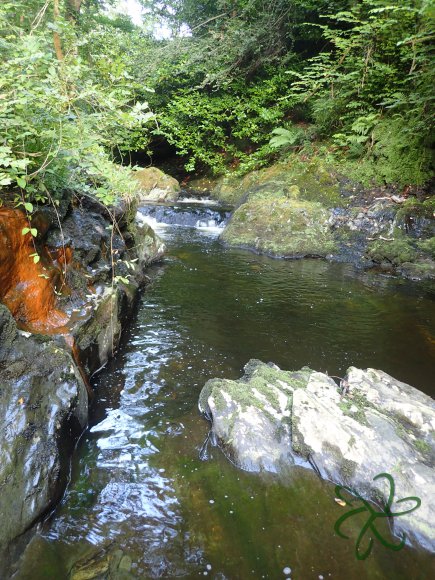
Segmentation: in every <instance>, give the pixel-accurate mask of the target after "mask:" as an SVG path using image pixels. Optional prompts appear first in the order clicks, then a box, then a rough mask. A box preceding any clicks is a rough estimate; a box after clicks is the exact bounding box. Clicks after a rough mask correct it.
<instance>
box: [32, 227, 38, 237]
mask: <svg viewBox="0 0 435 580" xmlns="http://www.w3.org/2000/svg"><path fill="white" fill-rule="evenodd" d="M30 233H31V234H32V236H33V237H34V238H36V236H37V235H38V230H37V229H36V228H30Z"/></svg>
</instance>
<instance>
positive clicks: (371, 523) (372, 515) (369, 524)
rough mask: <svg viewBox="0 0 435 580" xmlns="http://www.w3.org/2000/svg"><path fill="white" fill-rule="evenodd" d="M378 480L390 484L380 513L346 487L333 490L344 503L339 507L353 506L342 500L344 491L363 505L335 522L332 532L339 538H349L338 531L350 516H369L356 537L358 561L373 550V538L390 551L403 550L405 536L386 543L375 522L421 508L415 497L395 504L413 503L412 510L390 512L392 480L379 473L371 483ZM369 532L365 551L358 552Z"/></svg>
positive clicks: (393, 486)
mask: <svg viewBox="0 0 435 580" xmlns="http://www.w3.org/2000/svg"><path fill="white" fill-rule="evenodd" d="M380 478H386V479H387V480H388V481H389V483H390V495H389V497H388V501H387V503H386V505H385V506H384V507H383V509H382V511H376V509H375V507H374V506H372V505H370V503H369V502H368V501H367V500H365V499H364V498H363V497H361V496H360V494H359V493H356V492H355V491H354V490H353V489H351V488H350V487H346V486H343V485H337V486H336V488H335V493H336V495H337V497H338V498H339V500H340V502H344V503H342V504H341V505H344V504H348V505H350V506H352V505H353V504H352V502H351V501H349V500H348V499H343V497H342V496H341V491H342V490H346V491H347V492H349V493H350V494H352V495H353V496H355V497H356V498H357V499H358V500H359V501H361V502H362V503H363V504H364V505H362V506H361V507H358V508H355V509H353V510H351V511H349V512H347V513H346V514H344V515H343V516H341V518H339V519H338V520H337V521H336V522H335V526H334V531H335V533H336V534H337V535H339V536H340V537H341V538H345V539H346V540H348V539H349V536H346V535H345V534H344V533H343V532H342V531H341V530H340V528H341V526H342V524H343V523H344V522H345V521H346V520H348V519H349V518H351V517H352V516H354V515H356V514H359V513H362V512H365V511H367V513H368V516H369V517H368V519H367V521H366V523H365V524H364V526H363V528H362V530H361V532H360V534H359V536H358V539H357V541H356V545H355V554H356V557H357V559H358V560H365V559H366V558H367V557H368V556H369V555H370V553H371V551H372V548H373V537H375V538H377V539H378V540H379V541H380V542H381V544H382V545H384V546H386V547H387V548H389V549H390V550H394V551H395V552H398V551H399V550H401V549H402V548H403V546H404V545H405V540H406V534H404V533H403V534H402V536H401V539H400V542H399V543H398V544H392V543H390V542H389V541H387V540H386V539H385V538H384V537H383V536H382V535H381V533H380V532H379V530H378V529H377V528H376V525H375V523H376V520H377V519H378V518H396V517H399V516H403V515H405V514H410V513H411V512H413V511H414V510H416V509H417V508H419V507H420V506H421V499H420V498H419V497H415V496H410V497H404V498H403V499H399V500H397V502H396V503H398V504H399V503H403V502H405V501H415V505H414V506H413V507H412V508H410V509H407V510H405V511H401V512H392V511H391V506H392V504H393V501H394V492H395V484H394V479H393V478H392V476H391V475H390V474H389V473H379V475H376V476H375V477H374V478H373V481H375V480H377V479H380ZM377 507H379V506H377ZM369 531H371V533H372V537H370V540H369V544H368V547H367V549H366V550H365V551H364V552H361V551H360V547H361V543H362V541H363V539H364V536H365V535H366V533H367V532H369Z"/></svg>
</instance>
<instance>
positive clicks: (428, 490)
mask: <svg viewBox="0 0 435 580" xmlns="http://www.w3.org/2000/svg"><path fill="white" fill-rule="evenodd" d="M342 387H343V388H342V389H340V388H339V387H338V386H337V384H336V383H335V381H334V380H333V379H332V378H331V377H328V376H327V375H325V374H322V373H318V372H315V371H312V370H310V369H302V370H301V371H298V372H290V371H282V370H280V369H279V368H278V367H276V366H275V365H265V364H264V363H261V362H259V361H250V362H249V363H248V365H247V366H246V367H245V375H244V377H242V378H241V379H240V380H238V381H230V380H225V379H212V380H211V381H208V382H207V383H206V385H205V386H204V388H203V390H202V392H201V395H200V401H199V408H200V410H201V412H203V413H205V414H206V415H207V416H208V417H210V418H211V420H212V423H213V426H212V430H213V433H214V436H215V438H216V440H217V441H218V442H219V444H220V445H221V447H222V449H223V451H224V453H225V454H226V455H227V456H228V457H229V458H230V459H231V460H232V461H233V462H234V463H235V464H236V465H238V466H240V467H242V468H243V469H246V470H249V471H261V470H267V471H275V472H280V473H284V474H285V472H286V469H289V466H291V465H292V464H293V463H301V462H305V465H306V466H308V464H311V466H314V467H315V469H316V471H317V472H318V474H319V475H320V476H321V477H323V478H325V479H328V480H331V481H333V482H335V483H337V484H340V485H345V486H348V487H350V488H351V489H352V490H354V492H356V493H359V494H360V495H362V496H363V497H366V498H367V499H370V500H374V501H376V502H377V503H379V500H382V501H383V502H386V501H387V499H388V495H389V487H388V485H387V480H386V479H382V480H381V481H379V480H377V481H374V477H375V476H377V475H379V474H380V473H388V474H391V475H392V476H393V478H394V481H395V487H396V494H397V495H396V497H395V501H396V502H397V501H398V500H399V499H401V498H404V497H410V496H417V497H419V498H421V506H420V507H419V508H418V509H417V510H416V511H413V512H412V514H409V515H403V516H401V517H398V518H394V533H396V534H399V535H400V534H402V533H405V534H406V535H407V538H408V542H410V543H411V544H414V545H421V546H423V547H424V548H426V549H428V550H431V551H434V552H435V530H434V528H433V521H435V506H434V504H433V501H432V500H433V497H434V494H435V402H434V401H433V399H431V398H430V397H428V396H427V395H424V394H423V393H421V392H420V391H418V390H417V389H414V388H413V387H411V386H409V385H406V384H404V383H401V382H400V381H397V380H396V379H394V378H393V377H391V376H389V375H387V374H386V373H384V372H382V371H379V370H374V369H367V370H360V369H357V368H354V367H351V368H350V369H349V370H348V372H347V376H346V377H345V380H343V381H342ZM413 505H414V503H413V502H411V501H410V502H406V503H403V504H400V506H399V505H397V503H396V504H393V506H392V511H393V512H395V511H396V512H398V511H403V509H407V508H409V507H412V506H413Z"/></svg>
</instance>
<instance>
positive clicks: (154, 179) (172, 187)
mask: <svg viewBox="0 0 435 580" xmlns="http://www.w3.org/2000/svg"><path fill="white" fill-rule="evenodd" d="M133 177H134V178H135V179H136V180H137V181H138V182H139V186H140V191H141V193H140V201H155V202H157V201H160V202H164V201H176V200H177V199H178V195H179V193H180V190H181V188H180V184H179V183H178V181H177V180H176V179H175V178H174V177H171V176H170V175H166V173H163V171H161V170H160V169H157V167H146V168H145V169H139V171H135V172H134V173H133Z"/></svg>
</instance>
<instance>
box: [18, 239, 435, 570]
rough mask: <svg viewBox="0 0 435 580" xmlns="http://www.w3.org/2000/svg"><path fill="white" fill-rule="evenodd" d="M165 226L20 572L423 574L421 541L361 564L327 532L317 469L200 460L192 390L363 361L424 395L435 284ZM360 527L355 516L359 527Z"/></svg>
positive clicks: (325, 493)
mask: <svg viewBox="0 0 435 580" xmlns="http://www.w3.org/2000/svg"><path fill="white" fill-rule="evenodd" d="M164 237H165V242H166V243H167V245H168V246H169V252H170V255H169V257H168V259H167V261H166V263H165V264H164V265H160V266H155V267H154V268H153V272H152V277H153V282H152V284H151V286H150V287H149V288H148V289H147V291H146V292H145V293H144V295H143V297H142V302H141V304H140V308H139V311H138V314H137V318H136V319H135V320H132V324H131V328H130V329H129V331H128V332H127V333H126V336H125V344H124V346H123V348H122V349H121V351H120V353H119V354H118V356H117V357H116V359H115V360H114V361H112V362H111V363H110V364H109V366H108V367H107V368H106V369H105V370H104V371H103V372H102V373H101V374H100V375H99V377H98V379H97V381H96V388H97V390H98V401H97V402H96V403H95V407H94V409H93V411H92V413H93V414H92V423H91V428H90V429H89V430H88V431H87V433H86V434H85V435H84V437H83V438H82V440H81V442H80V445H79V447H78V450H77V453H76V456H75V458H74V463H73V474H72V481H71V485H70V486H69V488H68V490H67V493H66V495H65V498H64V501H63V502H62V504H61V505H60V506H59V508H58V509H57V511H56V513H55V514H54V516H53V517H52V518H51V519H49V520H48V521H47V522H46V523H45V524H44V526H43V528H42V530H41V532H40V533H39V534H38V535H37V536H36V537H35V539H34V540H33V541H32V543H31V544H30V546H29V547H28V549H27V551H26V553H25V554H24V556H23V558H22V561H21V563H20V570H19V572H17V574H16V576H15V577H16V578H21V579H26V578H29V579H30V578H31V579H32V580H38V579H41V580H42V579H44V580H46V579H53V580H54V579H56V580H63V579H67V578H74V579H75V580H79V579H80V580H85V579H86V578H113V579H118V578H119V579H122V578H160V577H162V578H174V577H182V578H193V577H198V576H208V577H211V578H217V579H225V578H228V579H237V578H241V579H244V578H286V577H291V578H296V579H297V578H301V579H306V578H313V579H317V578H321V577H323V578H324V579H327V578H338V579H353V578H355V579H359V580H360V579H362V578H370V579H372V578H388V579H390V578H394V579H400V578H403V579H405V578H406V579H410V578H428V577H429V576H430V569H431V565H433V560H432V559H431V557H430V556H429V555H427V554H425V553H420V552H418V551H415V550H410V549H404V550H403V551H402V552H400V553H394V552H391V551H389V550H388V549H387V548H385V547H383V546H381V545H376V546H375V549H374V550H373V553H372V555H371V556H370V558H368V559H367V560H366V561H364V562H359V561H357V560H356V558H355V552H354V543H353V541H346V540H343V539H341V538H338V537H337V536H335V535H334V532H333V527H334V523H335V521H336V520H337V519H338V517H340V516H341V515H342V514H343V511H342V508H340V507H339V506H338V505H337V504H336V503H335V502H334V487H333V486H332V485H331V484H329V483H327V482H322V481H320V480H319V479H318V478H317V476H316V475H315V474H314V473H313V472H311V471H308V470H305V469H302V468H295V469H294V471H293V474H292V477H291V480H290V481H286V482H283V481H280V480H279V478H277V477H276V476H273V475H270V474H264V475H261V476H259V475H255V474H250V473H245V472H242V471H240V470H238V469H236V468H235V467H234V466H232V465H231V464H230V463H229V462H228V461H227V460H226V459H225V458H224V457H223V456H222V454H221V453H220V451H219V449H212V450H211V452H210V454H209V459H208V460H207V461H201V460H200V459H199V450H200V449H201V446H202V444H203V442H204V439H205V437H206V435H207V431H208V424H207V423H206V422H205V421H204V420H203V419H202V418H201V417H199V416H198V412H197V399H198V394H199V391H200V389H201V387H202V385H203V384H204V382H205V381H206V380H207V379H208V378H211V377H215V376H225V377H228V378H236V377H238V376H240V375H241V373H242V367H243V365H244V364H245V363H246V362H247V361H248V360H249V359H250V358H260V359H262V360H265V361H269V360H273V361H274V362H275V363H277V364H278V365H280V366H282V367H283V368H286V369H297V368H300V367H301V366H304V365H309V366H311V367H313V368H315V369H318V370H322V371H328V372H329V373H330V374H334V375H342V374H344V373H345V371H346V368H347V367H348V366H349V365H351V364H354V365H356V366H361V367H367V366H372V367H377V368H382V369H383V370H385V371H387V372H389V373H391V374H392V375H393V376H395V377H397V378H399V379H401V380H404V381H407V382H410V383H411V384H413V385H415V386H418V387H419V388H421V389H423V390H425V391H426V392H432V394H433V392H434V385H433V380H432V372H433V368H434V362H435V351H434V342H433V335H434V328H435V309H434V303H433V301H431V300H430V297H426V298H424V297H421V296H420V297H417V295H416V292H417V291H418V292H420V294H421V293H422V292H421V288H419V289H416V287H415V286H414V287H411V286H410V285H407V284H402V283H399V282H397V281H396V282H395V281H392V280H388V279H386V278H383V279H382V278H373V277H367V276H366V277H362V278H361V277H360V279H357V278H355V276H354V274H353V273H352V270H351V269H350V268H348V267H346V266H343V265H329V264H327V263H325V262H320V261H295V262H289V261H276V260H275V261H274V260H270V259H268V258H264V257H259V256H256V255H254V254H250V253H246V252H242V251H233V250H226V249H224V248H222V247H221V246H219V244H218V243H217V241H216V240H215V239H214V238H213V237H211V236H205V235H203V234H200V233H198V232H197V231H195V230H193V229H188V228H178V229H177V228H166V229H165V230H164ZM414 294H415V295H414ZM399 492H400V490H398V493H399ZM361 525H362V523H361V522H358V521H355V520H354V519H352V521H349V528H348V533H349V535H350V536H351V537H352V538H356V537H357V535H358V532H359V530H360V528H361ZM288 569H290V570H291V572H289V571H288Z"/></svg>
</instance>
